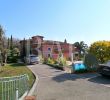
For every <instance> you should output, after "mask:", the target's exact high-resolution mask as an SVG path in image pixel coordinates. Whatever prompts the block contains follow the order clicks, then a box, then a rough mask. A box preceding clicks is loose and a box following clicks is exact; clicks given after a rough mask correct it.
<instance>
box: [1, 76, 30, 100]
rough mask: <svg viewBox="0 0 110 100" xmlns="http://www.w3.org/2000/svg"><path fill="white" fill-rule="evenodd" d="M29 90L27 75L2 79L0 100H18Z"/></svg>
mask: <svg viewBox="0 0 110 100" xmlns="http://www.w3.org/2000/svg"><path fill="white" fill-rule="evenodd" d="M28 89H29V85H28V75H26V74H24V75H20V76H14V77H4V78H0V100H18V98H20V97H21V96H22V95H23V94H24V93H25V92H27V91H28Z"/></svg>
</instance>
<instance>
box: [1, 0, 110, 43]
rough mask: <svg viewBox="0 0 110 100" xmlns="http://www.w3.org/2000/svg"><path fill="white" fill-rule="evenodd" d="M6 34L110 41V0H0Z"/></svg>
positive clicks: (16, 36)
mask: <svg viewBox="0 0 110 100" xmlns="http://www.w3.org/2000/svg"><path fill="white" fill-rule="evenodd" d="M0 25H2V26H3V28H4V30H5V34H6V36H7V37H10V36H11V35H13V37H15V38H19V39H23V38H30V37H32V36H35V35H42V36H44V39H46V40H58V41H64V39H65V38H66V39H67V42H69V43H74V42H77V41H78V42H80V41H84V42H85V43H86V44H88V45H90V44H91V43H93V42H95V41H99V40H110V0H0Z"/></svg>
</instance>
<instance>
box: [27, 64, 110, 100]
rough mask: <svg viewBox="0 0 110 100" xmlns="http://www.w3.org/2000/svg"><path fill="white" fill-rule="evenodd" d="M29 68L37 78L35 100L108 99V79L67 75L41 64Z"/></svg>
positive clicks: (88, 74)
mask: <svg viewBox="0 0 110 100" xmlns="http://www.w3.org/2000/svg"><path fill="white" fill-rule="evenodd" d="M29 68H30V69H31V70H32V71H33V72H34V73H35V74H36V75H38V77H39V82H38V85H37V87H36V88H35V90H34V95H36V96H37V99H36V100H109V99H110V79H109V78H105V77H102V76H100V75H99V74H97V73H87V74H69V73H65V72H64V71H60V70H57V69H54V68H52V67H50V66H48V65H43V64H37V65H31V66H29Z"/></svg>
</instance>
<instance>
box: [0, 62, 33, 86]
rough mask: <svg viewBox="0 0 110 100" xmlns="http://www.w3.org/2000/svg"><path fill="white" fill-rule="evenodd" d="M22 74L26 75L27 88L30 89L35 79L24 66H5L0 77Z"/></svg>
mask: <svg viewBox="0 0 110 100" xmlns="http://www.w3.org/2000/svg"><path fill="white" fill-rule="evenodd" d="M22 74H28V76H29V86H30V87H32V85H33V82H34V81H35V77H34V75H33V73H32V72H31V71H30V70H29V69H28V68H27V67H26V66H25V65H24V64H18V63H11V64H7V65H6V66H4V67H3V71H1V72H0V77H10V76H17V75H22Z"/></svg>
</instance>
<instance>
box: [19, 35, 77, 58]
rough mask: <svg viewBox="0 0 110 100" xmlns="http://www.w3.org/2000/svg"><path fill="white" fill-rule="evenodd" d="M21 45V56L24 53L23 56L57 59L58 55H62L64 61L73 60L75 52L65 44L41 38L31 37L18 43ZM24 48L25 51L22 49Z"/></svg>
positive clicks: (69, 45)
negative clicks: (30, 55)
mask: <svg viewBox="0 0 110 100" xmlns="http://www.w3.org/2000/svg"><path fill="white" fill-rule="evenodd" d="M20 44H21V50H20V51H21V56H22V55H23V53H24V52H26V54H25V56H28V55H29V54H34V55H37V56H42V57H43V58H48V57H51V58H53V59H57V58H58V57H59V55H62V56H63V57H65V58H66V59H70V60H71V59H73V58H72V57H73V54H74V52H76V50H75V47H74V46H73V45H72V44H70V43H67V41H66V40H65V41H64V42H60V41H53V40H44V37H43V36H33V37H32V38H31V39H29V40H22V41H20ZM24 48H25V49H24Z"/></svg>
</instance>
